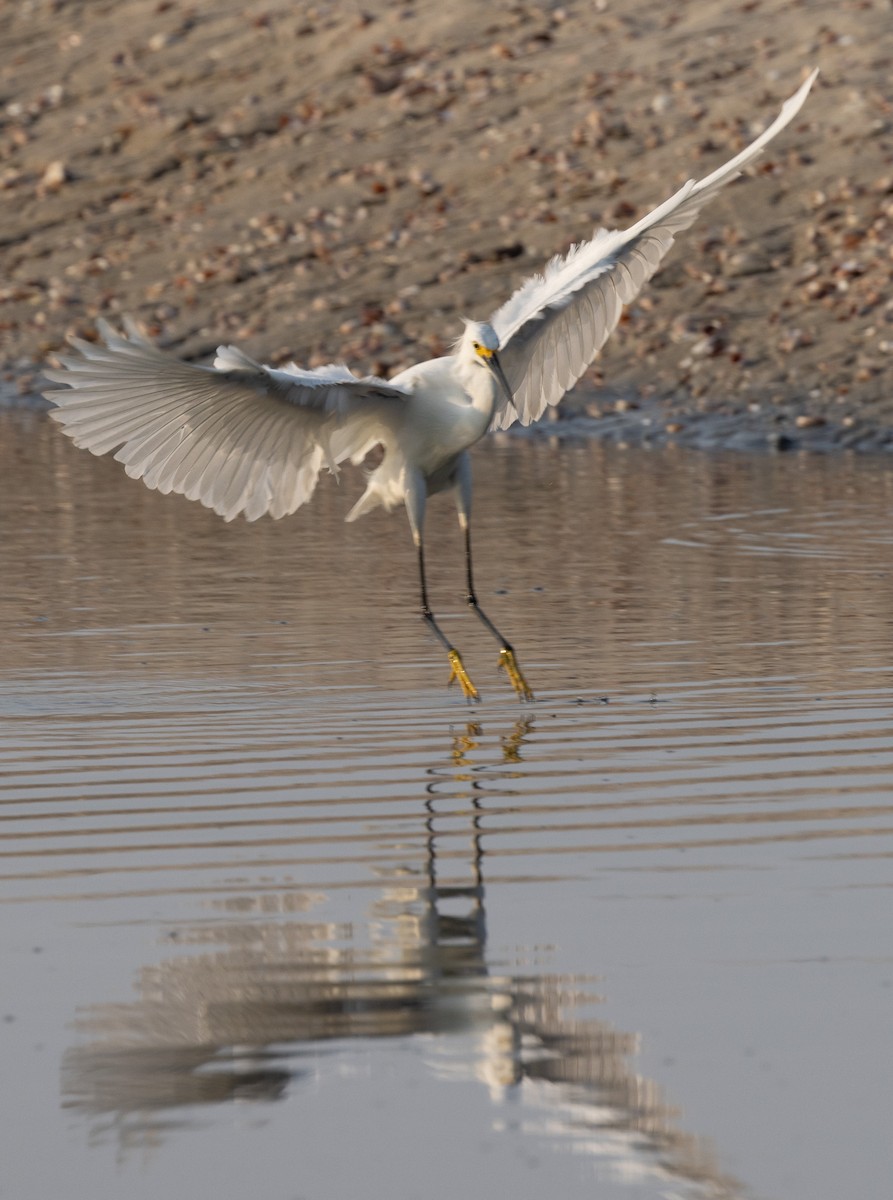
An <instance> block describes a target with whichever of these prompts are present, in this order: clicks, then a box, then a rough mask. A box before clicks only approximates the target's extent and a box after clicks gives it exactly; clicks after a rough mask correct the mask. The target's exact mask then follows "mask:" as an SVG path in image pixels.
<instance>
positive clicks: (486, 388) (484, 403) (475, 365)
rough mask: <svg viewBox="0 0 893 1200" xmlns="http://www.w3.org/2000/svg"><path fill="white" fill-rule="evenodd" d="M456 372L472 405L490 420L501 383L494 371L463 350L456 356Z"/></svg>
mask: <svg viewBox="0 0 893 1200" xmlns="http://www.w3.org/2000/svg"><path fill="white" fill-rule="evenodd" d="M456 374H457V375H458V377H459V379H460V381H461V383H462V386H463V388H464V389H465V391H466V392H467V394H468V397H469V399H470V400H471V404H472V407H473V408H474V409H476V410H477V411H478V412H479V413H483V414H484V416H485V417H486V418H487V421H488V422H489V420H490V418H491V417H492V415H493V409H494V407H495V405H496V392H497V389H498V387H499V384H498V383H497V381H496V377H495V376H494V374H493V372H492V371H491V370H490V369H489V368H488V367H486V366H485V365H484V364H482V363H480V362H478V361H477V359H476V358H475V359H472V360H471V361H469V360H468V358H466V357H465V356H464V355H463V354H462V352H461V351H460V352H459V354H458V355H457V356H456Z"/></svg>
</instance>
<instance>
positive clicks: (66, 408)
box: [45, 322, 409, 521]
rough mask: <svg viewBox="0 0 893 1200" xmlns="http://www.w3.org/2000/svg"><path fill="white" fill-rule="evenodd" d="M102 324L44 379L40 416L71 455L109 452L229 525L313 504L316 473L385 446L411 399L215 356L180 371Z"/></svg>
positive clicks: (375, 383)
mask: <svg viewBox="0 0 893 1200" xmlns="http://www.w3.org/2000/svg"><path fill="white" fill-rule="evenodd" d="M126 327H127V334H128V336H127V337H122V336H120V335H119V334H117V333H115V331H114V330H113V329H111V328H110V327H109V326H108V325H106V324H105V323H104V322H101V323H100V325H99V330H100V333H101V334H102V338H103V342H104V344H103V345H99V344H97V345H93V344H91V343H89V342H84V341H80V340H78V339H73V340H72V345H73V346H74V347H75V349H76V350H78V351H79V357H75V356H73V355H71V356H66V357H64V358H63V359H62V362H63V364H64V368H65V369H64V370H58V371H46V372H45V374H46V375H47V377H48V378H49V379H51V380H53V382H55V383H63V384H67V387H66V388H64V389H59V390H56V389H53V390H48V391H47V392H46V393H45V394H46V396H47V397H48V399H50V400H52V401H53V402H54V403H55V404H56V405H58V407H57V408H55V409H53V410H52V412H51V413H50V416H52V417H53V418H54V419H55V420H56V421H58V422H59V423H60V424H61V425H62V427H63V430H64V432H65V433H66V434H68V436H69V437H70V438H71V439H72V441H73V442H74V443H75V445H76V446H82V447H84V448H85V449H87V450H90V451H91V452H92V453H93V454H105V453H106V452H107V451H109V450H114V449H115V448H116V447H120V449H118V452H117V454H116V455H115V458H116V459H117V460H118V461H119V462H122V463H124V466H125V469H126V471H127V474H128V475H130V476H132V477H134V478H137V479H142V480H143V482H144V483H146V484H147V485H148V486H149V487H150V488H157V489H158V491H160V492H180V493H181V494H182V495H184V496H187V497H188V498H189V499H190V500H198V501H200V503H202V504H204V505H205V506H206V507H207V508H213V509H214V511H215V512H217V513H219V514H220V515H221V516H222V517H224V518H225V519H226V520H227V521H231V520H232V519H233V517H235V516H237V515H238V513H244V514H245V516H246V517H247V519H248V520H249V521H255V520H257V518H258V517H260V516H262V515H263V514H264V513H269V514H270V515H271V516H272V517H282V516H285V515H286V514H287V513H292V512H294V511H295V509H296V508H299V507H300V506H301V505H302V504H304V503H305V502H306V501H307V500H309V499H310V497H311V495H312V494H313V490H314V488H315V487H316V481H317V479H318V477H319V473H320V471H321V469H322V468H323V467H324V466H327V467H328V468H329V469H330V470H332V471H334V470H336V467H337V464H338V463H339V462H343V461H344V459H347V458H351V459H354V460H356V461H359V460H361V459H362V457H363V456H364V454H365V453H366V451H367V450H368V449H370V448H371V446H373V445H375V443H376V442H379V441H386V440H387V439H388V435H389V433H390V432H391V431H392V430H393V428H394V426H395V423H396V422H399V420H400V417H401V413H402V410H403V406H404V405H405V403H406V400H407V397H408V396H409V392H407V391H406V390H405V389H402V388H399V387H395V386H394V385H393V384H390V383H387V382H386V381H385V380H383V379H376V378H373V377H369V378H366V379H360V378H358V377H357V376H356V375H354V374H352V373H351V372H350V371H349V370H348V369H347V367H344V366H335V365H332V366H328V367H320V368H319V369H318V370H314V371H303V370H301V369H300V368H298V367H295V366H293V365H292V366H290V367H288V368H286V369H284V370H275V369H274V368H272V367H264V366H261V365H260V363H256V362H254V361H253V359H250V358H249V357H248V356H247V355H245V354H243V353H242V352H241V351H240V350H237V349H236V348H235V347H233V346H221V347H220V349H219V350H218V351H217V358H216V359H215V363H214V366H213V367H200V366H196V365H194V364H192V363H186V362H182V361H180V360H179V359H177V358H174V357H173V356H172V355H170V354H166V353H164V352H163V351H161V350H159V349H157V348H156V347H155V346H153V345H152V344H151V342H148V341H146V339H145V338H143V337H142V336H141V335H140V334H139V332H138V330H137V329H136V328H135V326H133V324H132V323H129V322H128V323H127V326H126Z"/></svg>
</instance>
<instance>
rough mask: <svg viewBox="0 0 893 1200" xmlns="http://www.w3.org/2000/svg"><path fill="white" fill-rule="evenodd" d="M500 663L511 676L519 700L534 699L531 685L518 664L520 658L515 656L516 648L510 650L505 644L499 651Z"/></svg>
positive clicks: (510, 680) (510, 679)
mask: <svg viewBox="0 0 893 1200" xmlns="http://www.w3.org/2000/svg"><path fill="white" fill-rule="evenodd" d="M499 665H500V666H501V667H502V668H503V669H504V670H505V673H506V675H508V677H509V682H510V683H511V685H512V687H513V688H514V689H515V692H516V693H517V696H518V699H519V700H529V701H532V700H533V698H534V696H533V692H532V691H531V690H530V685H529V684H528V682H527V680H526V679H525V678H524V676H523V675H522V674H521V668H520V667H519V666H518V660H517V659H516V658H515V652H514V650H509V648H508V646H503V648H502V649H501V650H500V651H499Z"/></svg>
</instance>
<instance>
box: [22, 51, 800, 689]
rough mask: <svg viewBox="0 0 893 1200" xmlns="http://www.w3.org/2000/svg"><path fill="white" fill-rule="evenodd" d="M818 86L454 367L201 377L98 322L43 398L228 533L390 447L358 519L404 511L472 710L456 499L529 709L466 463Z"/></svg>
mask: <svg viewBox="0 0 893 1200" xmlns="http://www.w3.org/2000/svg"><path fill="white" fill-rule="evenodd" d="M816 74H817V72H815V71H813V73H812V74H811V75H810V76H809V78H808V79H807V80H806V82H805V83H804V84H803V86H802V87H801V88H800V89H799V90H798V91H797V92H796V93H795V94H794V95H793V96H792V97H791V98H790V99H789V100H788V101H787V102H786V103H785V105H784V106H783V108H782V110H781V112H780V114H779V115H778V117H776V119H775V120H774V121H773V122H772V124H771V125H770V126H769V127H768V129H766V130H765V132H764V133H762V134H761V135H760V136H759V137H758V138H757V139H756V141H754V142H753V143H752V144H751V145H750V146H748V147H747V148H746V149H745V150H742V151H741V153H740V154H736V155H735V157H734V158H732V159H731V160H730V161H729V162H727V163H726V164H725V165H724V166H722V167H719V168H718V170H716V171H714V172H713V173H712V174H711V175H707V176H706V177H705V178H704V179H701V180H698V181H694V180H689V182H688V183H686V184H684V185H683V186H682V187H681V188H680V189H679V190H678V191H677V192H676V193H675V195H673V196H671V197H670V199H669V200H667V201H665V202H664V203H663V204H661V205H660V206H659V207H657V208H656V209H654V211H653V212H650V213H649V214H648V215H647V216H646V217H643V218H642V219H641V220H640V221H637V222H636V224H635V225H633V226H632V227H631V228H630V229H627V230H623V231H608V230H604V229H600V230H598V231H597V232H596V234H595V236H594V237H593V238H592V240H591V241H589V242H584V243H582V244H581V245H578V246H573V247H572V248H571V250H570V251H569V252H568V253H567V254H566V255H565V256H563V257H560V256H559V257H557V258H554V259H552V261H551V262H550V263H549V264H548V265H547V266H546V268H545V270H544V271H543V273H542V275H534V276H533V277H532V278H530V279H528V280H527V282H526V283H525V284H523V285H522V286H521V287H520V288H519V289H518V291H516V292H515V294H514V295H513V296H512V297H511V299H510V300H508V301H507V302H506V303H505V304H503V305H502V307H501V308H499V309H497V310H496V312H494V313H493V314H492V315H491V317H490V319H489V320H488V321H481V322H478V321H466V322H465V329H464V332H463V333H462V335H461V337H460V338H459V340H458V341H457V343H456V346H455V350H454V352H453V353H452V354H450V355H447V356H446V357H444V358H435V359H432V360H430V361H428V362H422V363H419V364H417V365H416V366H413V367H409V368H408V369H407V370H405V371H401V372H400V373H399V374H398V375H395V376H394V378H393V379H390V380H384V379H377V378H374V377H371V376H367V377H366V378H360V377H359V376H357V375H354V374H353V372H351V371H350V370H349V369H348V368H347V367H345V366H343V365H330V366H327V367H319V368H317V369H315V370H303V369H302V368H300V367H298V366H295V365H294V364H291V365H289V366H287V367H282V368H278V369H277V368H273V367H267V366H261V364H260V363H257V362H255V361H254V360H253V359H251V358H249V357H248V356H247V355H246V354H243V353H242V352H241V350H237V349H236V348H235V347H233V346H221V347H220V348H219V350H218V351H217V357H216V359H215V360H214V365H213V367H203V366H197V365H195V364H193V363H186V362H182V361H180V360H178V359H176V358H174V357H173V356H171V355H169V354H166V353H164V352H162V351H161V350H158V349H157V348H156V347H155V346H153V345H152V344H151V343H150V342H148V341H146V339H145V338H144V337H142V336H141V334H140V333H139V331H138V330H137V329H136V327H135V326H134V325H133V324H132V323H131V322H129V321H128V322H125V325H126V332H127V336H126V337H122V336H120V335H119V334H117V333H116V332H115V331H114V330H112V329H111V328H109V327H108V326H107V325H106V324H105V323H104V322H103V323H100V326H99V329H100V333H101V335H102V338H103V344H92V343H89V342H85V341H82V340H79V339H75V338H72V345H73V346H74V347H75V349H76V350H78V351H79V356H78V357H73V356H71V357H65V358H63V359H62V363H63V364H64V369H63V370H56V371H47V372H46V374H47V376H48V377H49V378H50V379H51V380H52V381H53V382H55V383H62V384H66V385H67V387H66V388H65V389H63V390H57V389H53V390H51V391H48V392H47V395H48V396H49V398H50V399H52V400H53V401H54V402H55V403H56V405H57V406H58V407H57V408H56V409H54V410H53V411H52V413H51V415H52V416H53V417H54V418H55V419H56V420H57V421H58V422H59V423H60V424H61V425H62V427H63V429H64V432H65V433H66V434H68V436H69V437H70V438H71V439H72V440H73V441H74V443H75V445H77V446H83V447H85V448H86V449H87V450H90V451H92V453H94V454H105V453H106V452H107V451H109V450H114V449H116V448H117V453H116V454H115V458H116V459H117V460H118V461H119V462H122V463H123V464H124V467H125V470H126V471H127V474H128V475H131V476H133V477H134V478H139V479H142V480H143V482H144V483H146V484H147V485H148V486H149V487H150V488H157V489H158V491H160V492H179V493H181V494H182V495H184V496H187V497H188V498H189V499H190V500H198V501H200V503H202V504H204V505H206V506H207V507H208V508H213V509H214V511H215V512H217V513H219V514H220V515H221V516H222V517H223V518H224V520H227V521H231V520H232V519H233V517H235V516H237V515H238V514H239V513H244V515H245V517H246V518H247V519H248V520H249V521H255V520H257V518H258V517H260V516H262V515H263V514H264V513H269V514H270V516H272V517H284V516H286V515H287V514H289V513H293V512H294V511H295V510H296V509H298V508H300V507H301V505H302V504H304V503H305V502H306V501H307V500H309V499H310V497H311V496H312V495H313V491H314V488H315V487H316V482H317V478H318V476H319V473H320V471H321V469H322V468H323V467H327V468H328V469H329V471H331V472H335V473H337V470H338V464H339V463H341V462H344V461H345V460H347V459H349V460H350V461H351V462H352V463H355V464H356V463H360V462H362V460H363V458H364V457H365V456H366V454H367V453H368V452H369V451H370V450H371V449H372V448H373V447H375V446H378V445H380V446H382V447H383V449H384V457H383V459H382V461H381V464H380V465H379V466H378V467H377V468H376V469H375V470H373V471H371V472H370V473H369V475H368V478H367V480H366V490H365V492H364V493H363V495H362V496H361V498H360V499H359V500H358V501H357V503H356V504H355V505H354V506H353V508H352V509H351V510H350V512H349V513H348V515H347V520H348V521H353V520H356V518H357V517H361V516H363V514H364V513H367V512H370V511H371V510H372V509H374V508H377V507H378V506H379V505H382V506H383V507H384V508H386V509H391V508H393V507H395V506H396V505H398V504H400V503H401V502H402V503H403V504H404V505H405V506H406V512H407V515H408V517H409V525H410V528H411V530H412V537H413V541H414V543H415V546H416V550H417V553H418V564H419V578H420V584H421V608H422V615H423V617H424V619H425V621H426V622H427V624H428V625H429V627H430V628H431V630H432V631H433V632H434V633H435V635H436V636H437V638H438V639H439V640H440V642H441V644H442V645H443V647H444V649H445V650H446V652H447V655H448V656H449V661H450V665H451V668H452V674H451V675H450V682H452V681H453V680H456V681H457V682H458V683H459V685H460V687H461V689H462V692H463V694H464V695H465V696H466V697H467V698H468V699H469V700H476V699H477V698H478V692H477V689H476V688H475V686H474V684H473V683H472V681H471V679H470V677H469V675H468V672H467V671H466V669H465V666H464V664H463V662H462V659H461V657H460V655H459V652H458V650H456V648H455V647H454V646H453V645H452V643H451V642H450V640H449V638H447V636H446V634H445V633H444V632H443V630H442V629H441V628H440V626H439V625H438V624H437V622H436V620H435V619H434V614H433V613H432V611H431V607H430V604H429V602H428V589H427V585H426V582H425V557H424V543H423V536H422V531H423V525H424V518H425V504H426V501H427V499H428V497H429V496H431V495H433V494H434V493H436V492H440V491H443V490H445V489H447V488H449V489H451V490H452V491H453V493H454V494H455V497H456V503H457V505H458V510H459V525H460V527H461V529H462V531H463V533H464V537H465V562H466V592H465V597H466V600H467V602H468V604H469V606H470V607H471V608H472V609H473V610H474V612H476V613H477V615H478V617H479V618H480V620H481V621H482V622H483V624H484V625H485V627H486V628H487V629H488V630H489V631H490V633H491V634H492V635H493V636H494V637H495V638H496V640H497V642H498V643H499V646H500V663H501V665H502V666H503V667H504V668H505V670H506V672H507V674H508V677H509V680H510V681H511V683H512V686H513V687H514V689H515V691H516V693H517V694H518V697H519V698H520V699H521V700H532V699H533V693H532V692H531V690H530V688H529V687H528V684H527V681H526V680H525V678H524V676H523V675H522V673H521V669H520V667H519V666H518V662H517V659H516V657H515V652H514V650H513V649H512V646H511V645H510V644H509V642H508V641H506V639H505V638H504V637H503V635H502V634H501V633H500V632H499V630H498V629H497V628H496V626H495V625H494V624H493V622H492V621H491V620H490V618H489V617H488V616H487V614H486V613H485V612H484V610H483V609H482V608H481V606H480V604H479V603H478V600H477V595H476V593H475V588H474V579H473V576H472V567H471V535H470V525H469V521H470V516H471V474H470V467H469V460H468V450H469V448H470V447H471V446H473V445H474V444H475V442H477V441H479V440H480V439H481V438H482V437H483V436H484V434H485V433H486V432H487V431H488V430H490V429H505V428H506V427H507V426H509V425H511V424H513V422H515V421H520V422H521V424H522V425H529V424H530V422H531V421H535V420H536V419H537V418H538V417H540V416H541V415H542V413H543V412H544V411H545V409H546V408H547V407H549V406H550V405H555V404H557V403H558V402H559V400H561V398H562V396H564V394H565V393H566V392H567V391H568V390H569V389H570V388H572V387H573V386H574V384H575V383H576V382H577V380H578V379H579V378H580V376H581V375H582V374H583V372H584V371H585V370H586V368H587V367H588V366H589V364H590V363H591V362H592V360H593V359H594V358H595V356H596V354H597V353H598V351H599V350H600V349H601V347H602V346H603V345H604V343H605V341H606V339H607V338H608V335H609V334H610V333H611V331H612V330H613V329H614V327H615V325H616V324H617V321H618V319H619V317H620V312H621V308H622V306H623V305H624V304H628V303H629V302H630V301H631V300H632V299H633V298H634V297H635V296H636V295H637V294H638V292H639V291H640V289H641V288H642V286H643V285H644V284H645V282H646V281H647V280H648V279H650V278H651V276H652V275H653V274H654V272H655V271H656V270H657V268H658V266H659V265H660V262H661V260H662V259H663V257H664V255H665V254H666V253H667V251H668V250H669V249H670V247H671V246H672V244H673V240H674V238H675V237H676V234H677V233H679V232H680V231H681V230H683V229H687V228H688V227H689V226H690V225H691V224H692V222H693V221H694V220H695V218H696V217H697V215H698V213H699V212H700V210H701V208H702V206H703V205H704V204H706V203H707V201H708V200H710V199H712V197H713V196H715V195H716V194H717V192H718V191H719V190H720V189H721V188H722V187H723V185H724V184H726V183H728V182H729V180H731V179H734V178H735V177H736V176H737V175H738V174H739V173H740V172H741V171H742V170H743V169H744V167H746V166H747V165H748V164H749V163H750V162H752V161H753V160H754V159H755V158H756V157H757V155H758V154H759V153H760V151H761V150H762V149H763V148H764V147H765V146H766V145H767V143H768V142H770V141H771V140H772V138H774V137H775V136H776V134H778V133H779V132H780V131H781V130H782V129H784V127H785V126H786V125H787V124H788V123H789V122H790V121H792V120H793V118H794V117H795V116H796V114H797V113H798V112H799V110H800V107H801V105H802V104H803V102H804V100H805V99H806V95H807V93H808V92H809V89H810V88H811V87H812V84H813V81H814V79H815V77H816Z"/></svg>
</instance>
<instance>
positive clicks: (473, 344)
mask: <svg viewBox="0 0 893 1200" xmlns="http://www.w3.org/2000/svg"><path fill="white" fill-rule="evenodd" d="M471 344H472V346H474V348H475V350H480V348H481V343H480V342H472V343H471Z"/></svg>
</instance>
